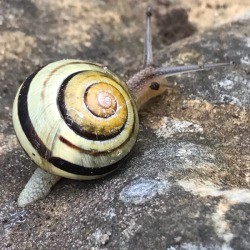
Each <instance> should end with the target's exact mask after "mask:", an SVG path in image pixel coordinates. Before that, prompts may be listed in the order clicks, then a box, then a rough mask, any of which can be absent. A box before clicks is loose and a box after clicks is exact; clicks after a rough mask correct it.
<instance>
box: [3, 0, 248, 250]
mask: <svg viewBox="0 0 250 250" xmlns="http://www.w3.org/2000/svg"><path fill="white" fill-rule="evenodd" d="M134 2H135V1H132V0H128V1H126V2H125V1H101V0H99V1H98V0H95V1H80V0H75V1H71V0H60V1H59V0H55V1H49V0H37V1H33V0H29V1H28V0H27V1H26V0H25V1H20V0H9V1H7V0H6V1H5V0H4V1H0V107H1V108H0V162H1V168H0V190H1V192H0V249H90V248H92V249H171V250H172V249H173V250H174V249H195V250H196V249H250V190H249V188H250V187H249V184H250V153H249V151H250V150H249V146H250V125H249V124H250V123H249V122H250V111H249V108H250V76H249V64H250V37H249V34H250V3H249V1H248V0H244V1H237V0H231V1H226V0H221V1H216V0H212V1H208V0H205V1H201V2H199V1H191V0H187V1H184V0H179V1H164V0H155V1H152V5H153V7H154V17H153V43H154V56H155V63H157V64H159V65H165V66H168V65H176V64H184V63H197V62H199V61H203V60H204V61H206V62H207V61H214V62H217V61H226V60H234V61H236V62H241V63H242V64H243V66H242V67H241V68H238V67H236V68H233V67H232V68H227V69H223V70H221V69H220V70H219V71H209V72H203V73H197V74H187V75H182V76H178V77H175V78H173V77H172V78H171V79H169V82H171V83H172V84H173V83H174V84H175V85H176V86H175V87H174V88H171V89H169V91H168V92H167V93H166V94H164V95H163V96H161V97H158V98H156V99H154V100H153V101H151V102H150V103H149V104H148V105H147V106H145V107H144V108H143V110H142V111H141V112H140V119H141V126H140V135H139V138H138V143H137V144H136V147H135V150H134V153H133V157H132V158H131V160H129V161H128V162H127V163H126V166H124V168H122V169H121V170H120V171H118V172H117V173H116V174H114V175H112V176H110V177H108V178H105V179H103V180H99V181H95V182H78V181H72V180H66V179H64V180H62V181H60V183H59V184H58V185H57V186H56V187H55V188H54V189H53V191H52V192H51V194H50V195H49V196H48V197H47V198H46V199H43V200H41V201H37V202H36V203H34V204H32V205H30V206H28V207H27V208H25V209H22V208H18V207H17V204H16V200H17V197H18V194H19V193H20V191H21V190H22V188H23V187H24V185H25V183H26V182H27V181H28V179H29V177H30V176H31V174H32V172H33V171H34V169H35V166H34V164H32V163H31V161H30V160H29V159H28V158H27V157H26V155H25V154H24V152H23V151H22V150H21V148H20V146H19V145H18V143H17V140H16V138H15V136H14V131H13V126H12V122H11V106H12V102H13V99H14V96H15V93H16V90H17V88H18V86H19V85H20V84H21V82H22V81H23V80H24V79H25V77H26V76H27V75H29V74H30V73H31V72H32V71H34V70H35V69H36V68H37V67H38V66H41V65H43V64H45V63H48V62H51V61H55V60H59V59H63V58H81V59H87V60H91V61H95V62H98V63H102V64H104V65H108V67H109V68H110V69H112V70H113V71H114V72H116V73H118V74H120V75H121V76H122V77H124V78H125V79H127V78H128V76H129V75H131V74H132V73H133V72H135V71H136V70H137V69H138V68H140V67H141V65H142V60H143V39H144V12H145V9H146V6H147V1H138V4H135V3H134Z"/></svg>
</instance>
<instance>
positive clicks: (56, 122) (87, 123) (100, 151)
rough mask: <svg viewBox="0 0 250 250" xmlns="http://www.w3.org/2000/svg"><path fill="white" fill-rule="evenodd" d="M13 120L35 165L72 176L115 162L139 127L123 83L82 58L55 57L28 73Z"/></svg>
mask: <svg viewBox="0 0 250 250" xmlns="http://www.w3.org/2000/svg"><path fill="white" fill-rule="evenodd" d="M13 122H14V128H15V131H16V134H17V137H18V139H19V141H20V143H21V145H22V147H23V148H24V150H25V151H26V152H27V154H28V155H29V156H30V157H31V158H32V160H33V161H34V162H35V163H36V164H37V165H39V166H40V167H41V168H43V169H44V170H46V171H48V172H50V173H53V174H55V175H59V176H62V177H66V178H72V179H95V178H99V177H102V176H104V175H106V174H108V173H109V172H112V171H113V170H114V169H116V168H117V167H119V166H120V165H121V161H122V160H123V159H124V158H126V157H125V156H127V155H128V154H129V153H130V151H131V149H132V147H133V146H134V144H135V141H136V137H137V134H138V126H139V125H138V124H139V121H138V114H137V110H136V107H135V104H134V102H133V99H132V98H131V96H130V94H129V91H128V88H127V85H126V84H125V83H124V82H123V81H122V80H121V79H120V78H118V77H117V76H116V75H115V74H113V73H112V72H110V71H109V70H107V68H105V67H102V66H101V65H98V64H94V63H90V62H85V61H81V60H62V61H58V62H54V63H51V64H48V65H46V66H45V67H42V68H41V69H39V70H38V71H36V72H35V73H33V74H32V75H31V76H29V77H28V78H27V79H26V80H25V81H24V83H23V84H22V85H21V86H20V88H19V90H18V93H17V95H16V98H15V102H14V107H13Z"/></svg>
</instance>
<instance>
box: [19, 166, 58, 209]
mask: <svg viewBox="0 0 250 250" xmlns="http://www.w3.org/2000/svg"><path fill="white" fill-rule="evenodd" d="M60 179H61V177H60V176H58V175H54V174H51V173H48V172H46V171H44V170H42V169H41V168H37V169H36V170H35V172H34V174H33V175H32V176H31V178H30V179H29V181H28V183H27V184H26V186H25V187H24V189H23V190H22V192H21V194H20V195H19V198H18V201H17V203H18V206H19V207H25V206H26V205H28V204H29V203H31V202H33V201H36V200H38V199H41V198H44V197H45V196H47V195H48V194H49V193H50V190H51V189H52V187H53V186H54V185H55V184H56V183H57V182H58V181H59V180H60Z"/></svg>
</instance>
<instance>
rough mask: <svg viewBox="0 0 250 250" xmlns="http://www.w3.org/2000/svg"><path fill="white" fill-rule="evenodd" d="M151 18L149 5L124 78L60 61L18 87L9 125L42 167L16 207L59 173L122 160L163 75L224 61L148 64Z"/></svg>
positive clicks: (88, 172) (100, 170)
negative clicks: (140, 52) (140, 46)
mask: <svg viewBox="0 0 250 250" xmlns="http://www.w3.org/2000/svg"><path fill="white" fill-rule="evenodd" d="M150 16H151V11H150V8H149V9H148V10H147V13H146V42H145V62H144V67H143V69H142V70H139V71H138V72H137V73H136V74H135V75H133V76H132V77H131V78H130V79H129V80H128V81H127V83H125V82H124V81H123V80H121V79H120V77H118V76H117V75H116V74H114V73H112V72H111V71H109V70H108V69H107V67H104V66H102V65H99V64H96V63H92V62H86V61H82V60H61V61H57V62H54V63H50V64H48V65H46V66H44V67H42V68H40V69H39V70H37V71H35V72H34V73H33V74H31V75H30V76H29V77H28V78H27V79H26V80H25V81H24V82H23V84H22V85H21V86H20V88H19V90H18V92H17V95H16V98H15V101H14V105H13V124H14V129H15V132H16V135H17V138H18V140H19V142H20V144H21V146H22V147H23V149H24V150H25V152H26V153H27V155H28V156H29V157H30V158H31V159H32V161H33V162H35V163H36V164H37V165H38V166H39V167H40V168H38V169H37V170H36V171H35V173H34V174H33V176H32V177H31V179H30V180H29V182H28V183H27V185H26V186H25V188H24V189H23V191H22V192H21V194H20V196H19V198H18V205H19V206H25V205H27V204H29V203H31V202H33V201H35V200H37V199H39V198H42V197H44V196H46V195H47V194H48V193H49V192H50V190H51V188H52V187H53V186H54V185H55V184H56V183H57V182H58V181H59V180H60V178H61V177H65V178H70V179H77V180H91V179H97V178H101V177H103V176H105V175H107V174H109V173H111V172H113V171H114V170H116V169H117V168H119V167H121V166H123V162H124V160H125V159H126V158H127V157H128V156H129V155H130V152H131V150H132V148H133V146H134V144H135V142H136V138H137V135H138V129H139V119H138V110H139V109H140V107H141V106H142V105H143V104H144V103H146V102H147V101H148V100H149V99H151V98H152V97H155V96H157V95H160V94H162V93H163V92H164V91H165V90H166V89H167V87H168V82H167V81H166V77H167V76H171V75H177V74H181V73H186V72H195V71H202V70H205V69H211V68H216V67H219V66H227V65H229V64H228V63H217V64H207V65H203V66H202V67H201V66H199V65H189V66H177V67H172V68H164V67H156V66H154V65H153V58H152V48H151V34H150Z"/></svg>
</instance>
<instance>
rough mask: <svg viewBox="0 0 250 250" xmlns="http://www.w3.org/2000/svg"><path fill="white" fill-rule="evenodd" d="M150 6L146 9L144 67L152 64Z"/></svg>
mask: <svg viewBox="0 0 250 250" xmlns="http://www.w3.org/2000/svg"><path fill="white" fill-rule="evenodd" d="M151 16H152V12H151V7H150V6H149V7H148V9H147V11H146V34H145V45H144V46H145V47H144V67H147V66H150V65H152V64H153V52H152V40H151Z"/></svg>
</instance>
